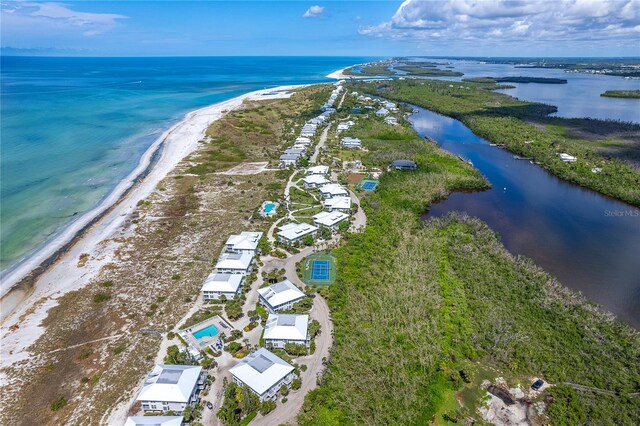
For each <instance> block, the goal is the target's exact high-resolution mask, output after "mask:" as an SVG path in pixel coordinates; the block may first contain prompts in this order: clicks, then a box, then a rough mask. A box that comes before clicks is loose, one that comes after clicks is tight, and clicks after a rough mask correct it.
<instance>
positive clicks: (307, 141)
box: [294, 136, 311, 145]
mask: <svg viewBox="0 0 640 426" xmlns="http://www.w3.org/2000/svg"><path fill="white" fill-rule="evenodd" d="M294 143H296V144H298V145H310V144H311V139H309V138H305V137H302V136H300V137H297V138H296V140H295V142H294Z"/></svg>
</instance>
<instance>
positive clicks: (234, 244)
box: [224, 231, 263, 256]
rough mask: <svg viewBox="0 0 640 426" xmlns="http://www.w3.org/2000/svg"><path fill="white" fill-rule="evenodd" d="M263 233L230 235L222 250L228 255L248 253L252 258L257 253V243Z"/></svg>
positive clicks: (246, 232) (248, 232)
mask: <svg viewBox="0 0 640 426" xmlns="http://www.w3.org/2000/svg"><path fill="white" fill-rule="evenodd" d="M262 235H263V233H262V232H259V231H256V232H250V231H245V232H241V233H240V235H231V236H230V237H229V238H228V239H227V242H226V243H225V245H224V249H225V251H226V252H228V253H238V254H242V253H249V254H250V255H252V256H254V255H255V254H256V253H257V252H258V243H259V242H260V238H262Z"/></svg>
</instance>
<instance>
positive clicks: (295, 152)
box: [284, 148, 305, 156]
mask: <svg viewBox="0 0 640 426" xmlns="http://www.w3.org/2000/svg"><path fill="white" fill-rule="evenodd" d="M304 151H305V150H304V149H299V148H298V149H296V148H289V149H285V151H284V155H299V156H301V155H302V154H304Z"/></svg>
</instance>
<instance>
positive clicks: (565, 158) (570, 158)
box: [560, 153, 578, 163]
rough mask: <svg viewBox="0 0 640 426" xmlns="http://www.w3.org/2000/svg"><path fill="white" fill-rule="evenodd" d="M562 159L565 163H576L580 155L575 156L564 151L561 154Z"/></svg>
mask: <svg viewBox="0 0 640 426" xmlns="http://www.w3.org/2000/svg"><path fill="white" fill-rule="evenodd" d="M560 159H561V160H562V161H564V162H565V163H575V162H576V161H578V157H574V156H573V155H569V154H565V153H562V154H560Z"/></svg>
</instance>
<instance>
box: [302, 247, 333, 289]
mask: <svg viewBox="0 0 640 426" xmlns="http://www.w3.org/2000/svg"><path fill="white" fill-rule="evenodd" d="M335 280H336V262H335V259H334V258H333V256H331V255H330V254H328V253H317V254H313V255H311V256H309V257H308V258H307V261H306V262H305V265H304V282H305V283H306V284H309V285H329V284H333V283H334V282H335Z"/></svg>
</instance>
